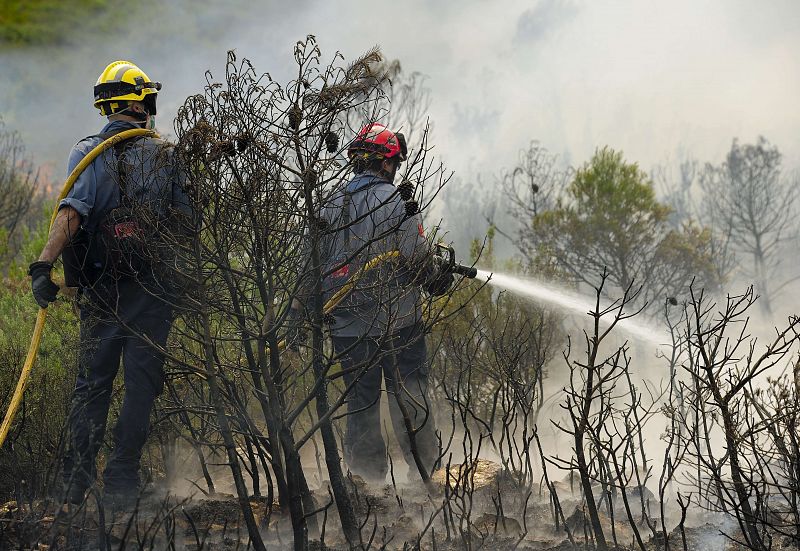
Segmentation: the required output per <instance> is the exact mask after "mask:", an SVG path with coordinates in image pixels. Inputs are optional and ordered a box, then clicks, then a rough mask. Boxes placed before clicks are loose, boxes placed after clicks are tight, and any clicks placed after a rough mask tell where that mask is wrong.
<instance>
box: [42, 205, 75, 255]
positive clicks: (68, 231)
mask: <svg viewBox="0 0 800 551" xmlns="http://www.w3.org/2000/svg"><path fill="white" fill-rule="evenodd" d="M80 227H81V215H80V214H79V213H78V211H77V210H75V209H74V208H72V207H69V206H65V207H62V209H61V210H59V211H58V215H57V216H56V220H55V222H54V223H53V227H52V228H50V235H48V236H47V244H46V245H45V246H44V249H43V250H42V254H40V255H39V262H47V263H48V264H53V263H54V262H55V261H56V259H58V257H59V256H61V253H62V252H63V250H64V248H65V247H66V246H67V245H68V244H69V242H70V240H71V239H72V238H73V237H75V234H76V233H77V232H78V229H80Z"/></svg>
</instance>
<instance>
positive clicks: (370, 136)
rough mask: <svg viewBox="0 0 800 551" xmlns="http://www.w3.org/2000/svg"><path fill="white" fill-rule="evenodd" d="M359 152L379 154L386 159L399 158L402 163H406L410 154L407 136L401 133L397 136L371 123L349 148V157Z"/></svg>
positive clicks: (362, 130)
mask: <svg viewBox="0 0 800 551" xmlns="http://www.w3.org/2000/svg"><path fill="white" fill-rule="evenodd" d="M359 151H363V152H365V153H367V154H377V155H380V157H381V158H384V159H391V158H393V157H397V158H398V159H399V160H400V161H405V160H406V155H407V154H408V149H407V148H406V138H405V136H403V134H402V133H400V132H398V133H397V134H395V133H394V132H392V131H391V130H389V129H388V128H386V127H385V126H383V125H382V124H378V123H377V122H371V123H369V124H368V125H367V126H365V127H364V128H362V129H361V132H359V133H358V136H356V137H355V139H354V140H353V142H352V143H351V144H350V147H348V148H347V155H348V156H350V157H352V156H353V155H355V154H356V153H357V152H359Z"/></svg>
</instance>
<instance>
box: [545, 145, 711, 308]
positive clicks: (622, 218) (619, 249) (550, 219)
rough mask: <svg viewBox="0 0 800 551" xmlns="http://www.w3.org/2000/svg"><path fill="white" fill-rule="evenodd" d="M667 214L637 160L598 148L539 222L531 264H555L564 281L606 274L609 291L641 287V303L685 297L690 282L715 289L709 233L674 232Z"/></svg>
mask: <svg viewBox="0 0 800 551" xmlns="http://www.w3.org/2000/svg"><path fill="white" fill-rule="evenodd" d="M669 214H670V209H669V207H667V206H666V205H664V204H661V203H659V202H658V200H657V199H656V196H655V192H654V190H653V185H652V182H651V181H650V179H649V177H648V176H647V174H646V173H645V172H644V171H642V170H641V169H640V168H639V167H638V165H637V164H636V163H628V162H626V161H625V159H624V158H623V156H622V153H621V152H617V151H614V150H612V149H610V148H607V147H606V148H603V149H600V150H598V151H597V152H596V153H595V155H594V156H593V157H592V159H591V160H590V161H589V162H587V163H586V164H585V165H584V166H583V167H582V168H581V169H580V170H578V171H577V173H576V174H575V177H574V179H573V181H572V182H571V183H570V184H569V186H567V189H566V190H565V194H564V196H563V197H562V198H561V199H560V200H559V202H558V203H557V205H556V207H555V208H554V209H552V210H549V211H546V212H543V213H541V214H540V215H538V216H536V217H535V218H534V220H533V222H532V229H533V232H532V233H534V234H535V235H536V236H537V239H538V247H537V250H536V255H535V257H534V258H533V259H531V260H532V264H533V265H535V266H537V267H539V266H553V267H555V268H556V269H557V270H558V271H560V272H561V273H562V274H563V276H564V277H565V278H566V279H568V280H570V281H573V282H575V283H585V284H589V285H593V284H594V283H595V282H596V280H597V275H598V274H599V273H601V272H602V271H603V270H604V269H608V270H609V272H610V281H611V283H613V285H614V286H615V287H616V289H611V290H610V292H611V293H617V292H618V290H619V289H624V288H627V287H628V286H629V285H631V284H633V285H635V286H637V287H638V286H640V285H641V286H643V287H642V294H641V296H640V299H641V301H642V302H650V303H653V304H662V303H663V300H664V298H665V297H666V296H674V295H676V294H680V293H681V292H683V291H684V290H685V289H686V286H688V284H689V283H690V282H691V281H692V280H693V279H697V280H698V283H699V284H700V285H703V286H706V287H715V286H717V285H718V284H719V283H720V282H719V281H718V280H717V278H716V277H715V275H714V274H715V273H716V271H715V270H714V262H713V255H712V254H711V234H710V232H708V231H706V230H705V229H703V228H696V227H693V226H686V227H684V228H682V229H681V230H680V231H675V230H673V229H671V228H670V227H669V225H668V220H667V219H668V216H669Z"/></svg>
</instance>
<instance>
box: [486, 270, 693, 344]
mask: <svg viewBox="0 0 800 551" xmlns="http://www.w3.org/2000/svg"><path fill="white" fill-rule="evenodd" d="M475 272H476V273H475V279H478V280H481V281H485V282H486V283H487V284H489V285H492V286H493V287H497V288H500V289H503V290H506V291H509V292H511V293H514V294H515V295H518V296H521V297H525V298H530V299H534V300H538V301H542V302H547V303H550V304H553V305H555V306H558V307H560V308H562V309H564V310H571V311H573V312H575V313H578V314H587V313H589V312H592V311H594V310H595V308H596V303H595V299H594V298H591V299H590V298H588V297H585V296H582V295H580V294H578V293H575V292H573V291H569V290H567V289H561V288H559V287H557V286H555V285H552V284H545V283H542V282H539V281H534V280H532V279H522V278H517V277H512V276H509V275H505V274H499V273H497V272H489V271H487V270H475ZM673 300H674V299H673ZM676 302H677V301H676ZM610 317H611V316H606V317H603V318H600V321H601V323H606V324H608V323H610ZM606 318H608V319H606ZM617 327H619V328H620V329H621V330H623V331H625V332H626V333H628V334H630V335H632V336H634V337H637V338H638V339H640V340H643V341H647V342H650V343H653V344H664V343H665V342H668V338H667V336H666V335H665V334H664V333H663V332H662V331H659V330H657V329H654V328H652V327H648V326H647V325H646V324H644V323H642V322H640V321H634V320H633V319H630V318H629V319H624V320H621V321H619V322H618V323H617Z"/></svg>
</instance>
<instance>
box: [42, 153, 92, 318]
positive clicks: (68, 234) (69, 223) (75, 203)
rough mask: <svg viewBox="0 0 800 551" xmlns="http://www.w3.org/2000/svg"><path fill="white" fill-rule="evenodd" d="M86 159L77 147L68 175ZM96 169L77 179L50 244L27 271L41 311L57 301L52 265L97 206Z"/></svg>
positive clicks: (50, 237) (60, 204)
mask: <svg viewBox="0 0 800 551" xmlns="http://www.w3.org/2000/svg"><path fill="white" fill-rule="evenodd" d="M84 155H86V152H85V151H83V150H82V149H81V148H79V147H78V146H76V147H73V148H72V151H71V152H70V155H69V160H68V161H67V167H68V171H67V172H68V173H69V172H71V171H72V170H73V169H74V168H75V166H76V165H77V164H78V162H80V160H81V159H82V158H83V157H84ZM95 180H96V178H95V174H94V168H93V166H92V165H90V166H88V167H87V168H86V170H84V171H83V173H81V175H80V176H78V179H77V180H76V182H75V185H74V186H73V187H72V189H71V190H70V192H69V194H68V195H67V197H66V198H65V199H63V200H62V201H61V202H60V203H59V211H58V214H57V215H56V219H55V220H54V221H53V227H52V228H50V233H49V234H48V236H47V243H46V244H45V246H44V249H43V250H42V253H41V254H40V255H39V260H37V261H36V262H34V263H32V264H31V265H30V266H29V267H28V275H30V276H31V290H32V291H33V298H34V299H35V300H36V303H37V304H38V305H39V306H40V307H42V308H47V306H48V305H49V304H50V303H51V302H53V301H55V300H56V295H57V294H58V285H56V284H55V283H53V279H52V276H51V274H52V271H53V263H54V262H55V261H56V260H57V259H58V257H59V256H61V253H62V252H63V251H64V248H66V246H67V245H68V244H69V242H70V240H71V239H72V238H73V237H75V234H76V233H77V232H78V230H79V229H80V227H81V217H85V216H88V214H89V213H90V212H91V209H92V207H93V205H94V198H95V192H96V187H97V186H96V182H95Z"/></svg>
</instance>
